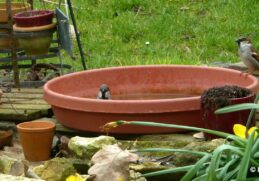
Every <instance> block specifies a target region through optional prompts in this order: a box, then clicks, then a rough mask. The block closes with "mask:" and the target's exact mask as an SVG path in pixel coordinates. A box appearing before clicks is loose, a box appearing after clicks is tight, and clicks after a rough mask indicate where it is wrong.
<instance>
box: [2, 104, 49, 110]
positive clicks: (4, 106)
mask: <svg viewBox="0 0 259 181" xmlns="http://www.w3.org/2000/svg"><path fill="white" fill-rule="evenodd" d="M1 109H17V110H28V109H30V110H44V109H50V106H49V105H47V104H45V105H36V104H35V105H34V104H1V105H0V110H1Z"/></svg>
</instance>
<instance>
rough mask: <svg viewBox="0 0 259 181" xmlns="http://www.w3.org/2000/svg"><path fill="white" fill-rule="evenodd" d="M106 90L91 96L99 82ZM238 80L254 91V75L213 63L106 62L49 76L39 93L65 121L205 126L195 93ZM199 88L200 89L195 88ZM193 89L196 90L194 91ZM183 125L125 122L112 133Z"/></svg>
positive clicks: (88, 127) (86, 125)
mask: <svg viewBox="0 0 259 181" xmlns="http://www.w3.org/2000/svg"><path fill="white" fill-rule="evenodd" d="M103 83H105V84H107V85H108V86H109V88H110V90H111V96H112V99H111V100H99V99H96V96H97V93H98V91H99V88H100V85H101V84H103ZM224 85H238V86H240V87H245V88H247V89H249V90H251V91H252V92H253V93H256V92H257V91H258V81H257V79H256V77H254V76H251V75H245V74H242V73H241V72H240V71H235V70H229V69H224V68H216V67H202V66H178V65H177V66H176V65H149V66H127V67H113V68H111V67H109V68H104V69H95V70H87V71H82V72H76V73H72V74H67V75H64V76H61V77H58V78H55V79H52V80H50V81H48V82H47V83H46V84H45V86H44V99H45V100H46V101H47V102H48V103H49V104H50V105H52V108H53V111H54V113H55V116H56V118H57V119H58V121H59V122H60V123H61V124H63V125H64V126H66V127H70V128H74V129H78V130H83V131H88V132H98V133H104V132H103V131H102V129H101V127H102V126H103V125H104V124H106V123H108V122H110V121H116V120H128V121H131V120H133V121H153V122H162V123H168V124H179V125H187V126H196V127H204V125H203V122H202V119H201V114H200V94H201V92H203V91H204V90H207V89H209V88H211V87H215V86H224ZM174 92H175V93H182V94H185V93H186V94H189V93H191V94H192V93H194V95H193V96H191V97H179V98H167V99H146V100H140V99H135V100H133V99H132V100H126V99H122V100H116V99H114V96H116V95H129V94H136V93H140V94H145V93H163V94H165V93H174ZM196 93H199V94H196ZM195 94H196V95H195ZM180 131H182V132H183V131H186V130H179V129H171V128H161V127H148V126H133V125H125V126H119V127H117V128H115V129H112V130H111V131H110V132H109V133H111V134H151V133H172V132H180Z"/></svg>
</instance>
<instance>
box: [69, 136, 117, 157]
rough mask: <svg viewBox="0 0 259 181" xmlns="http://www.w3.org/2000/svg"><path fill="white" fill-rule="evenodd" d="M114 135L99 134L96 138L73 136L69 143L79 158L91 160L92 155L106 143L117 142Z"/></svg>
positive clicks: (71, 149)
mask: <svg viewBox="0 0 259 181" xmlns="http://www.w3.org/2000/svg"><path fill="white" fill-rule="evenodd" d="M116 142H117V141H116V139H115V138H114V137H110V136H99V137H96V138H85V137H79V136H76V137H73V138H71V139H70V141H69V143H68V148H69V149H70V151H71V152H73V153H74V154H75V156H76V157H77V158H81V159H85V160H90V159H91V157H92V156H93V155H94V154H95V153H96V152H97V151H98V150H100V149H101V148H102V147H103V146H105V145H112V144H115V143H116Z"/></svg>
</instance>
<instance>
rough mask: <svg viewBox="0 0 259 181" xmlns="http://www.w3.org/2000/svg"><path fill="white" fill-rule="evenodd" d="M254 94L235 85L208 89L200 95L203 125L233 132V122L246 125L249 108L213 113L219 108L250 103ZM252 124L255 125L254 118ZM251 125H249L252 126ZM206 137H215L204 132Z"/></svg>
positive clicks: (212, 128)
mask: <svg viewBox="0 0 259 181" xmlns="http://www.w3.org/2000/svg"><path fill="white" fill-rule="evenodd" d="M254 99H255V95H254V94H252V93H251V92H250V91H249V90H248V89H245V88H241V87H237V86H223V87H215V88H211V89H208V90H207V91H205V92H204V93H203V94H202V96H201V116H202V120H203V123H204V127H205V128H207V129H211V130H217V131H222V132H226V133H230V134H233V126H234V124H242V125H246V122H247V120H248V117H249V113H250V110H245V111H237V112H232V113H226V114H220V115H215V113H214V112H215V111H216V110H217V109H219V108H222V107H225V106H229V105H235V104H241V103H252V102H253V101H254ZM252 125H255V122H254V119H253V122H252ZM252 125H251V126H252ZM205 138H206V139H214V138H217V136H215V135H211V134H205Z"/></svg>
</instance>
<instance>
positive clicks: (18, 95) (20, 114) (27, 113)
mask: <svg viewBox="0 0 259 181" xmlns="http://www.w3.org/2000/svg"><path fill="white" fill-rule="evenodd" d="M0 101H1V102H0V118H1V120H9V121H14V122H20V121H28V120H33V119H39V118H41V117H44V116H52V115H53V114H52V110H51V106H50V105H48V104H47V102H46V101H44V100H43V90H42V89H35V88H34V89H33V88H25V89H24V88H22V89H12V92H10V93H4V95H3V97H2V99H1V100H0Z"/></svg>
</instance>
